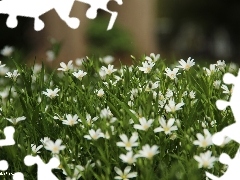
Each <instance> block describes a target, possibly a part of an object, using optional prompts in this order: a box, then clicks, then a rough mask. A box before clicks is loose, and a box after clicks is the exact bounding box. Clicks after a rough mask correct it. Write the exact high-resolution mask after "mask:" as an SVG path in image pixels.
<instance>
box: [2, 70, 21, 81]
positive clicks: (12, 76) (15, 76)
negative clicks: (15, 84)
mask: <svg viewBox="0 0 240 180" xmlns="http://www.w3.org/2000/svg"><path fill="white" fill-rule="evenodd" d="M19 75H20V74H19V73H18V70H14V71H13V72H12V73H11V72H7V73H6V76H5V77H8V78H10V79H12V80H13V81H16V80H17V77H18V76H19Z"/></svg>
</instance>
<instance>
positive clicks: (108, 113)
mask: <svg viewBox="0 0 240 180" xmlns="http://www.w3.org/2000/svg"><path fill="white" fill-rule="evenodd" d="M112 116H113V114H112V112H111V111H110V109H109V107H107V108H104V109H102V110H101V112H100V117H101V118H103V119H107V118H111V117H112Z"/></svg>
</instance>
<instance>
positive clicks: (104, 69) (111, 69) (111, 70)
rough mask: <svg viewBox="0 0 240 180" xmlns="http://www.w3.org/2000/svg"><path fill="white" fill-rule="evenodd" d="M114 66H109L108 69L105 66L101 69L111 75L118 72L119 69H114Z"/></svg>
mask: <svg viewBox="0 0 240 180" xmlns="http://www.w3.org/2000/svg"><path fill="white" fill-rule="evenodd" d="M113 67H114V66H113V65H110V64H109V65H108V68H106V67H105V66H102V67H101V70H103V71H104V72H105V73H106V74H107V75H111V74H112V73H113V72H115V71H117V69H113Z"/></svg>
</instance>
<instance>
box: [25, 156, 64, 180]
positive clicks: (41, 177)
mask: <svg viewBox="0 0 240 180" xmlns="http://www.w3.org/2000/svg"><path fill="white" fill-rule="evenodd" d="M24 163H25V164H26V165H27V166H32V165H34V164H37V165H38V172H37V179H38V180H46V179H51V180H58V178H57V177H56V176H55V175H54V174H53V173H52V169H54V168H57V167H58V166H59V165H60V161H59V159H58V158H56V157H52V158H51V159H50V160H49V162H48V163H47V164H45V163H44V162H43V161H42V159H41V158H40V157H39V156H38V155H37V156H31V155H28V156H26V157H25V158H24Z"/></svg>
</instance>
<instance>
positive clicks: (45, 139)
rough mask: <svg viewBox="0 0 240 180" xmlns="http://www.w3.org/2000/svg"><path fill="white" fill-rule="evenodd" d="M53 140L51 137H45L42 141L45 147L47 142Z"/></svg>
mask: <svg viewBox="0 0 240 180" xmlns="http://www.w3.org/2000/svg"><path fill="white" fill-rule="evenodd" d="M50 140H51V139H50V138H49V137H44V138H43V139H40V141H41V143H42V144H43V146H46V144H47V142H48V141H50Z"/></svg>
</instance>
